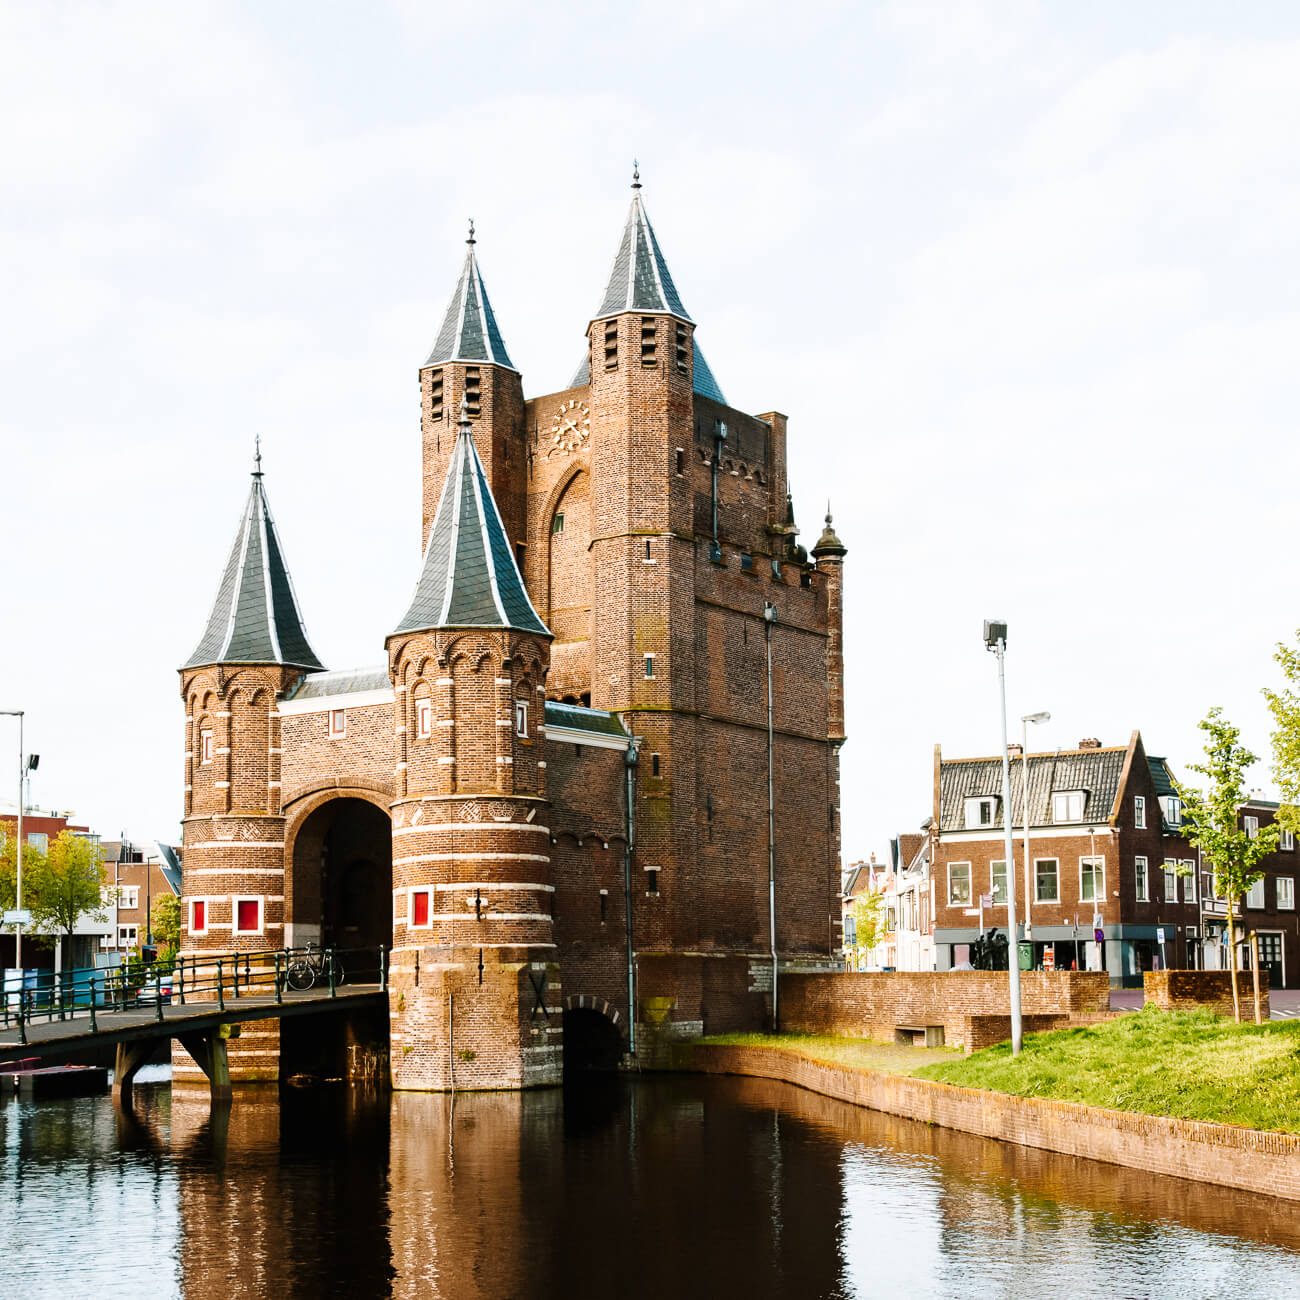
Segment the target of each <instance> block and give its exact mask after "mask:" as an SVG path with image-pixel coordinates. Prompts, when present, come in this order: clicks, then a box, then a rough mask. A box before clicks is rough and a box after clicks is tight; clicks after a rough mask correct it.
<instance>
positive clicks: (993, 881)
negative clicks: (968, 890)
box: [989, 858, 1007, 907]
mask: <svg viewBox="0 0 1300 1300" xmlns="http://www.w3.org/2000/svg"><path fill="white" fill-rule="evenodd" d="M997 867H1001V868H1002V897H1001V898H999V897H998V875H997V871H996V870H995V868H997ZM989 893H990V894H991V895H992V896H993V906H994V907H1006V905H1007V864H1006V863H1005V862H1004V861H1003V860H1002V859H1001V858H998V860H997V861H996V862H990V863H989Z"/></svg>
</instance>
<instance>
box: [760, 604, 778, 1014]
mask: <svg viewBox="0 0 1300 1300" xmlns="http://www.w3.org/2000/svg"><path fill="white" fill-rule="evenodd" d="M775 622H776V606H775V605H774V604H772V602H771V601H770V600H769V601H767V602H766V603H765V604H764V605H763V639H764V640H765V641H766V643H767V929H768V935H769V937H770V938H771V941H772V1032H773V1033H776V1032H777V1029H778V1028H779V1026H780V1023H781V1021H780V1017H779V1013H778V1007H777V968H776V812H775V809H774V807H773V800H772V625H773V624H774V623H775Z"/></svg>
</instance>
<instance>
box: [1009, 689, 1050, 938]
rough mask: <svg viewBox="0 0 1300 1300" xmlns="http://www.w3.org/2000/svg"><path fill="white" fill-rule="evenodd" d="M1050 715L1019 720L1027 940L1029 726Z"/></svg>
mask: <svg viewBox="0 0 1300 1300" xmlns="http://www.w3.org/2000/svg"><path fill="white" fill-rule="evenodd" d="M1051 717H1052V715H1051V714H1050V713H1025V714H1022V715H1021V718H1020V781H1021V787H1022V788H1021V791H1020V802H1021V804H1022V805H1023V811H1024V814H1025V938H1026V939H1029V938H1031V937H1032V935H1033V922H1032V921H1031V920H1030V917H1029V901H1030V899H1032V898H1033V896H1034V882H1033V879H1032V877H1031V876H1030V874H1029V724H1030V723H1031V722H1033V723H1039V722H1049V721H1050V720H1051ZM1013 869H1014V868H1013V865H1012V864H1010V863H1008V864H1007V871H1008V872H1010V871H1012V870H1013Z"/></svg>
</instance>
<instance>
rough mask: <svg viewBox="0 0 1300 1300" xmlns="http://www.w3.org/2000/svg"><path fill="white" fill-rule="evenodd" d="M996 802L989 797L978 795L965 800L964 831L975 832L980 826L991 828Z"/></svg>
mask: <svg viewBox="0 0 1300 1300" xmlns="http://www.w3.org/2000/svg"><path fill="white" fill-rule="evenodd" d="M996 805H997V800H996V799H994V798H993V797H992V796H991V795H980V796H978V797H976V798H974V799H967V800H966V829H967V830H968V831H969V830H977V829H978V828H979V827H981V826H992V825H993V817H994V809H995V807H996Z"/></svg>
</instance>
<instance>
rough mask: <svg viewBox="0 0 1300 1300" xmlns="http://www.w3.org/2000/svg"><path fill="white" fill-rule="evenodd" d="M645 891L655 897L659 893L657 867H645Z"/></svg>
mask: <svg viewBox="0 0 1300 1300" xmlns="http://www.w3.org/2000/svg"><path fill="white" fill-rule="evenodd" d="M645 892H646V893H647V894H652V895H654V896H655V897H658V895H659V868H658V867H647V868H646V869H645Z"/></svg>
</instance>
